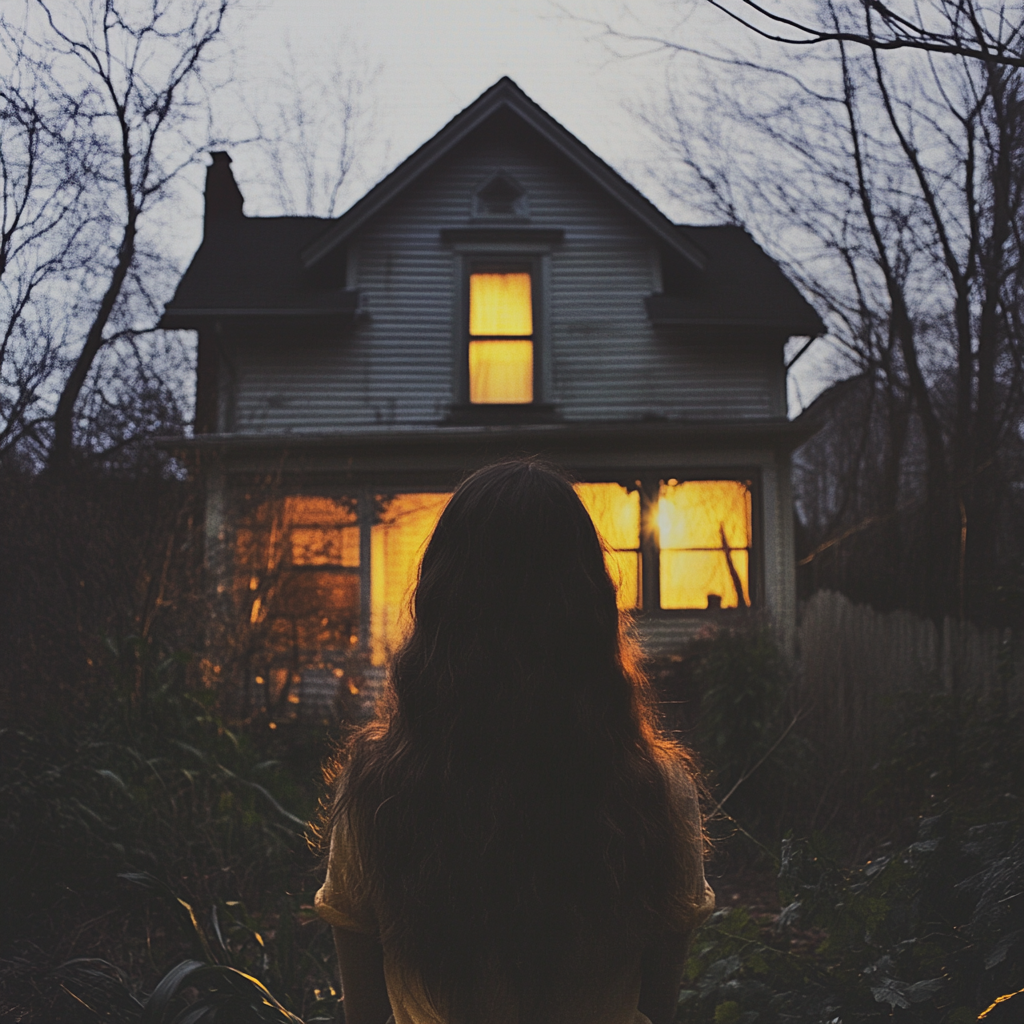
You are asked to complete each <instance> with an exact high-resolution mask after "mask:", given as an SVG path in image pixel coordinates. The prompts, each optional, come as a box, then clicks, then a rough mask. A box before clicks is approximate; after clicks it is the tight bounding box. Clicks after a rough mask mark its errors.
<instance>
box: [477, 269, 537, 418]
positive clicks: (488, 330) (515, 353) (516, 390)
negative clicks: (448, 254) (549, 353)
mask: <svg viewBox="0 0 1024 1024" xmlns="http://www.w3.org/2000/svg"><path fill="white" fill-rule="evenodd" d="M468 350H469V351H468V354H469V401H470V403H471V404H474V405H528V404H529V403H531V402H532V401H533V275H532V273H531V272H530V271H529V270H525V269H524V270H519V269H512V268H509V269H508V270H507V271H502V272H486V273H470V275H469V345H468Z"/></svg>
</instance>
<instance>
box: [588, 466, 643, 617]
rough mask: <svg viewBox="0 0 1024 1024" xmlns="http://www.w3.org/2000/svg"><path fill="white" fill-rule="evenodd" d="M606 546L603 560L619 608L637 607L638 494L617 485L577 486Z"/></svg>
mask: <svg viewBox="0 0 1024 1024" xmlns="http://www.w3.org/2000/svg"><path fill="white" fill-rule="evenodd" d="M576 493H577V494H578V495H579V498H580V501H582V502H583V506H584V508H586V510H587V511H588V512H589V513H590V518H591V519H592V520H593V521H594V526H595V527H596V528H597V532H598V534H599V536H600V537H601V539H602V540H603V541H604V544H605V553H604V560H605V565H607V566H608V574H609V575H610V576H611V578H612V582H613V583H614V584H615V592H616V595H617V597H618V603H619V607H620V608H639V607H640V565H641V562H640V492H639V491H636V490H632V491H631V490H628V489H627V488H625V487H623V486H621V485H620V484H609V483H601V484H576Z"/></svg>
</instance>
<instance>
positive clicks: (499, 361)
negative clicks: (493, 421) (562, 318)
mask: <svg viewBox="0 0 1024 1024" xmlns="http://www.w3.org/2000/svg"><path fill="white" fill-rule="evenodd" d="M469 400H470V401H471V402H473V403H475V404H477V405H495V404H510V405H524V404H527V403H529V402H532V401H533V342H532V341H497V340H488V341H470V343H469Z"/></svg>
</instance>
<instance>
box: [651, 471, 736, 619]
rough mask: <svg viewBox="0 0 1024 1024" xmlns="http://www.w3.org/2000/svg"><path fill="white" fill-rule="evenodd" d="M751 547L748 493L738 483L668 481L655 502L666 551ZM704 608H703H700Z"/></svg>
mask: <svg viewBox="0 0 1024 1024" xmlns="http://www.w3.org/2000/svg"><path fill="white" fill-rule="evenodd" d="M722 530H724V531H725V538H726V541H727V542H728V544H729V547H731V548H746V547H750V489H749V488H748V487H747V485H746V484H744V483H743V482H742V481H740V480H687V481H685V482H684V483H681V484H680V483H676V482H675V481H674V480H669V481H668V482H666V483H662V485H661V493H660V495H659V498H658V533H659V537H660V542H661V548H662V550H665V548H721V547H722ZM702 607H703V606H702Z"/></svg>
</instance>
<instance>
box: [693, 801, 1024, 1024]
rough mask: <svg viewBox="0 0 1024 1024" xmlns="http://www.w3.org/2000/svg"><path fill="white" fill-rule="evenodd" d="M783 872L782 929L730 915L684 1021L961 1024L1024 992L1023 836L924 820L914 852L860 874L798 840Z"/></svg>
mask: <svg viewBox="0 0 1024 1024" xmlns="http://www.w3.org/2000/svg"><path fill="white" fill-rule="evenodd" d="M781 864H782V867H781V872H780V882H781V885H782V889H783V893H784V896H785V898H786V899H787V900H788V905H787V906H786V907H785V908H784V909H783V910H782V912H781V913H780V914H779V915H778V918H777V920H775V921H774V922H770V921H768V920H761V921H758V920H755V919H754V918H752V917H751V916H750V915H749V914H748V913H747V912H746V911H745V910H744V909H742V908H736V909H731V910H722V911H718V912H717V913H716V914H715V915H714V916H713V917H712V918H711V920H710V921H709V922H708V924H707V925H705V927H704V928H703V929H701V931H700V932H699V933H698V935H697V937H696V939H695V942H694V948H693V953H692V955H691V959H690V963H689V966H688V981H689V985H688V987H687V988H686V989H684V991H683V998H682V1001H681V1004H680V1015H679V1020H681V1021H687V1022H692V1024H697V1022H700V1024H705V1022H710V1021H715V1022H716V1024H722V1022H723V1021H726V1022H733V1024H741V1022H742V1024H753V1022H754V1021H757V1022H759V1024H775V1022H778V1024H782V1022H784V1021H822V1022H825V1021H832V1020H841V1021H843V1022H849V1021H864V1022H869V1021H878V1022H879V1024H880V1022H882V1021H886V1020H890V1019H898V1020H903V1021H906V1022H908V1024H910V1022H919V1024H957V1022H961V1021H965V1020H975V1019H977V1018H978V1015H979V1014H980V1013H981V1012H982V1011H983V1010H985V1009H986V1008H988V1007H990V1006H993V1005H994V1004H995V1003H996V1000H997V999H998V998H999V997H1001V996H1007V995H1012V994H1013V993H1017V992H1018V990H1020V989H1021V988H1024V895H1022V894H1024V830H1021V829H1020V827H1018V826H1016V825H1014V824H1013V823H1010V822H999V823H994V824H986V825H974V826H967V827H965V826H962V825H958V824H957V823H956V821H955V819H953V818H952V817H951V816H949V815H945V816H935V817H932V818H926V819H924V820H922V821H921V822H920V825H919V828H918V834H917V837H916V838H915V841H914V842H912V843H910V844H909V845H907V846H905V847H903V848H901V849H899V850H894V851H893V852H891V853H889V854H887V855H885V856H882V857H879V858H875V859H873V860H871V861H869V862H868V863H866V864H863V865H861V866H859V867H857V868H853V869H850V868H845V867H843V865H842V863H841V861H840V860H839V859H838V856H837V850H836V849H835V848H834V846H833V844H831V843H830V842H828V841H827V840H825V839H824V838H822V837H820V836H816V837H812V838H811V839H808V840H802V841H795V840H786V841H785V842H784V843H783V847H782V858H781ZM808 940H810V942H809V943H808ZM1001 1005H1003V1004H999V1006H1001ZM987 1019H990V1020H993V1021H995V1020H999V1019H1000V1018H999V1016H998V1007H997V1010H993V1011H990V1017H989V1018H987ZM1007 1019H1010V1018H1007Z"/></svg>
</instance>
